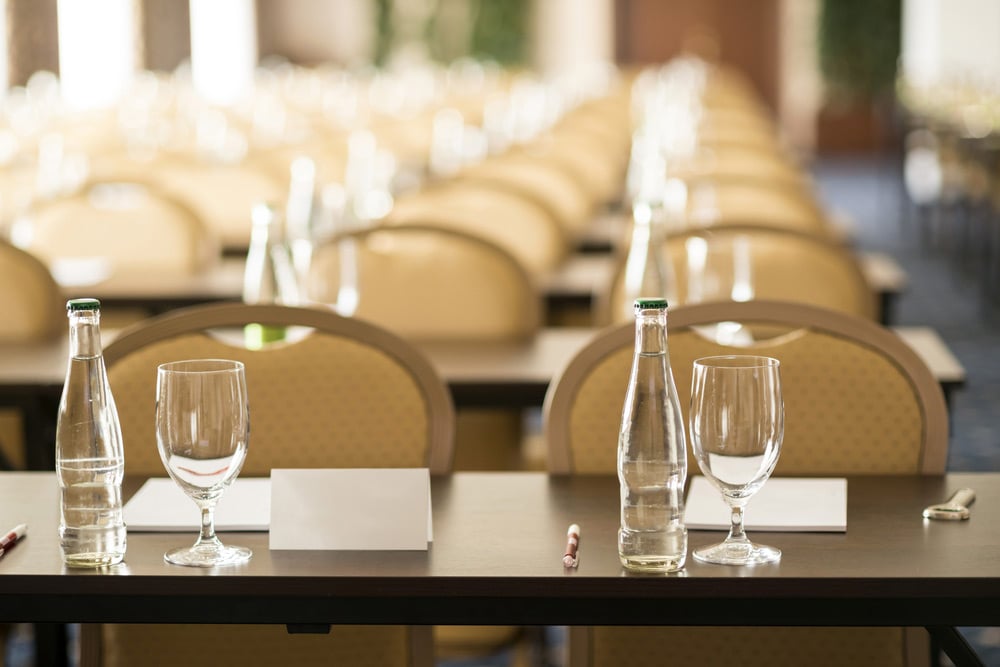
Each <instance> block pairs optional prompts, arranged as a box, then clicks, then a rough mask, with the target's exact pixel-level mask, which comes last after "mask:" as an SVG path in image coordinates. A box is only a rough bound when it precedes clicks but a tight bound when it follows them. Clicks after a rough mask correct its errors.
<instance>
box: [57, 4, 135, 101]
mask: <svg viewBox="0 0 1000 667" xmlns="http://www.w3.org/2000/svg"><path fill="white" fill-rule="evenodd" d="M134 6H135V5H134V4H133V3H132V0H89V2H79V0H59V2H58V4H57V10H56V11H57V18H58V26H59V78H60V82H61V89H62V95H63V99H64V100H65V101H66V103H67V104H68V105H70V106H71V107H74V108H78V109H89V108H95V107H106V106H110V105H112V104H114V103H115V102H117V101H118V99H119V98H120V97H121V95H122V94H123V93H124V92H125V90H126V88H127V87H128V85H129V84H130V83H131V81H132V77H133V76H135V70H136V37H137V36H136V20H135V14H134V13H133V9H134Z"/></svg>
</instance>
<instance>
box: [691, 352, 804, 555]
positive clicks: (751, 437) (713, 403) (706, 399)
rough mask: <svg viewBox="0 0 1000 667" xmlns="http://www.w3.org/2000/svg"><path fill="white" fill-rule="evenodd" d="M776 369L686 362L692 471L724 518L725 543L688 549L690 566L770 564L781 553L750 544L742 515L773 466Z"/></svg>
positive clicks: (746, 360) (722, 360) (777, 445)
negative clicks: (717, 500)
mask: <svg viewBox="0 0 1000 667" xmlns="http://www.w3.org/2000/svg"><path fill="white" fill-rule="evenodd" d="M784 415H785V413H784V403H783V402H782V397H781V376H780V373H779V362H778V360H777V359H772V358H770V357H760V356H750V355H734V356H721V357H704V358H702V359H697V360H695V362H694V373H693V375H692V378H691V414H690V436H691V447H692V449H693V450H694V455H695V458H696V459H697V461H698V467H699V468H701V471H702V473H703V474H704V475H705V477H707V478H708V479H709V480H710V481H711V482H712V484H714V485H715V487H716V488H718V489H719V491H720V492H721V493H722V497H723V499H724V500H725V501H726V503H727V504H728V505H729V507H730V510H731V519H732V525H731V527H730V529H729V535H728V536H727V537H726V539H725V540H723V541H722V542H720V543H718V544H713V545H710V546H706V547H702V548H700V549H695V550H694V551H693V555H694V558H695V560H699V561H702V562H705V563H719V564H723V565H755V564H758V563H770V562H775V561H777V560H779V559H780V558H781V551H780V550H778V549H776V548H774V547H769V546H765V545H762V544H755V543H753V542H751V541H750V539H749V538H748V537H747V535H746V532H745V531H744V529H743V509H744V507H745V506H746V504H747V502H748V501H749V500H750V498H751V497H752V496H753V495H754V494H755V493H756V492H757V491H758V489H760V487H761V486H763V485H764V482H766V481H767V478H768V477H770V475H771V471H772V470H774V466H775V464H776V463H777V462H778V454H779V453H780V451H781V440H782V437H783V435H784V429H785V417H784Z"/></svg>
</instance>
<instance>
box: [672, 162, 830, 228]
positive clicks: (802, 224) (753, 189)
mask: <svg viewBox="0 0 1000 667" xmlns="http://www.w3.org/2000/svg"><path fill="white" fill-rule="evenodd" d="M684 182H685V184H686V185H687V211H686V216H685V219H684V221H683V225H682V227H683V228H707V227H717V226H719V225H732V224H757V225H763V226H767V227H778V228H781V229H792V230H797V231H802V232H806V233H810V234H814V235H816V236H818V237H820V238H824V239H831V240H836V241H841V242H844V241H846V240H848V239H845V234H846V232H844V231H843V230H841V229H839V228H837V227H836V226H835V225H833V224H832V223H831V222H830V220H829V219H828V217H827V215H826V214H825V213H824V211H823V210H822V209H821V208H820V207H819V205H818V204H817V201H816V199H815V198H814V197H813V196H812V194H810V192H809V191H808V190H804V189H802V188H801V187H795V186H790V185H789V184H781V183H778V182H775V181H773V180H767V179H762V178H758V177H757V176H755V175H745V176H744V175H730V176H706V175H703V174H702V175H698V174H691V175H689V176H687V177H685V178H684Z"/></svg>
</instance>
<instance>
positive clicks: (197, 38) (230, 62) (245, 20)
mask: <svg viewBox="0 0 1000 667" xmlns="http://www.w3.org/2000/svg"><path fill="white" fill-rule="evenodd" d="M73 1H78V0H73ZM256 67H257V11H256V8H255V6H254V2H253V0H191V78H192V80H193V81H194V87H195V88H196V89H197V90H198V92H199V93H201V94H202V95H203V96H204V97H205V98H206V99H208V100H210V101H212V102H215V103H218V104H231V103H233V102H235V101H236V100H237V99H239V97H240V96H241V95H242V94H244V93H246V92H247V91H249V90H250V89H251V86H252V85H253V79H254V71H255V69H256Z"/></svg>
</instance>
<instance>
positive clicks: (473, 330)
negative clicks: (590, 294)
mask: <svg viewBox="0 0 1000 667" xmlns="http://www.w3.org/2000/svg"><path fill="white" fill-rule="evenodd" d="M349 262H353V263H354V271H349V270H348V271H346V272H345V267H346V266H348V265H349ZM345 273H346V276H347V277H346V278H345ZM352 280H353V283H354V284H353V285H351V284H350V283H351V282H352ZM345 287H346V288H348V290H351V289H353V290H356V294H351V296H352V297H354V298H356V299H357V301H356V306H355V307H354V310H353V313H352V314H353V315H354V316H355V317H358V318H361V319H364V320H369V321H371V322H374V323H375V324H377V325H379V326H382V327H385V328H387V329H389V330H390V331H392V332H393V333H396V334H397V335H400V336H403V337H405V338H407V339H409V340H421V341H451V342H457V341H476V340H491V341H502V340H516V339H520V338H524V337H527V336H530V335H532V334H533V333H534V332H535V330H536V329H537V327H538V325H539V322H540V320H541V301H540V299H539V297H538V292H537V289H536V288H535V285H534V282H533V281H532V279H531V277H530V276H529V275H528V273H527V271H526V270H525V269H524V267H523V266H522V265H521V264H520V263H519V262H518V261H517V259H515V258H514V257H513V256H512V255H510V253H508V252H507V251H505V250H504V249H503V248H501V247H499V246H497V245H496V244H494V243H491V242H489V241H487V240H485V239H482V238H480V237H477V236H474V235H472V234H468V233H465V232H462V231H457V230H452V229H446V228H437V227H431V226H424V225H407V226H404V227H376V228H373V229H366V230H356V231H352V232H347V233H344V234H341V235H338V236H336V237H334V238H332V239H331V240H330V241H329V242H326V243H323V244H321V245H319V246H318V247H317V248H316V249H315V250H314V252H313V258H312V262H311V264H310V267H309V277H308V281H307V288H306V294H307V296H308V298H309V299H310V300H312V301H316V302H320V303H325V304H331V305H335V306H336V307H337V308H340V307H342V306H343V304H338V303H337V302H338V300H340V299H343V298H344V297H341V294H343V293H344V289H343V288H345Z"/></svg>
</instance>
